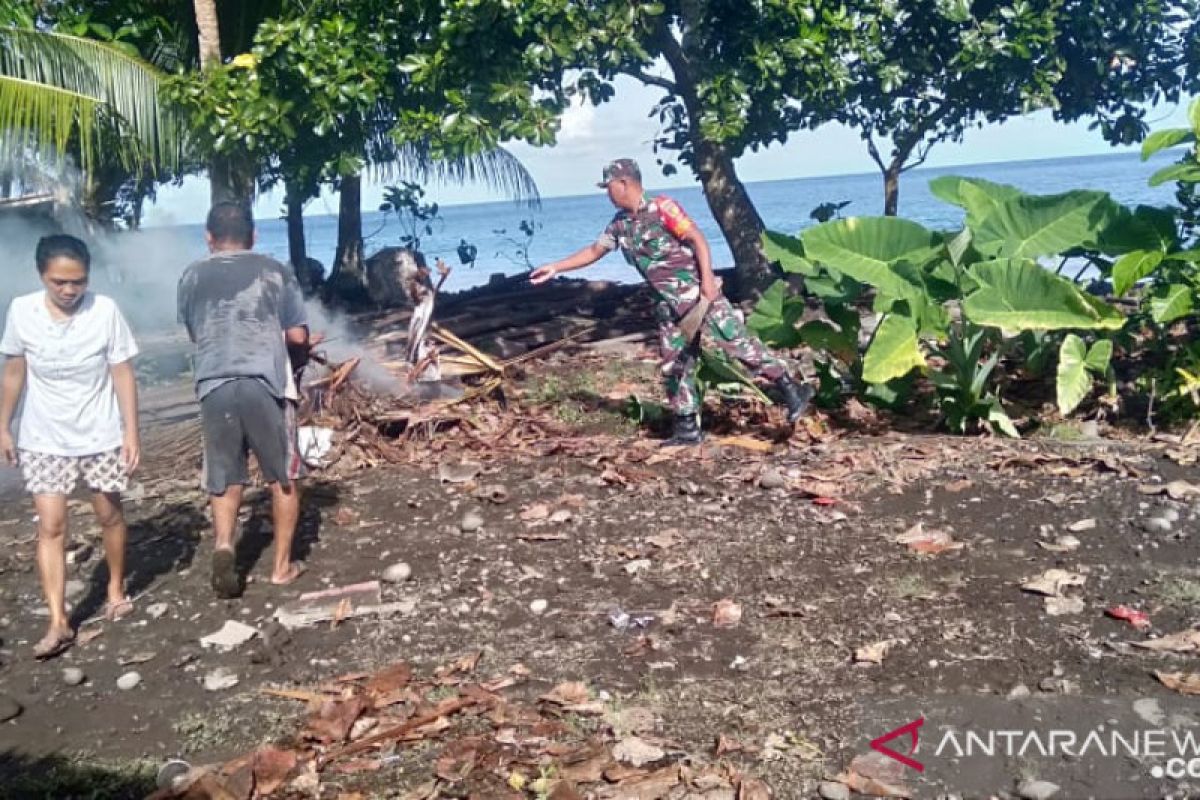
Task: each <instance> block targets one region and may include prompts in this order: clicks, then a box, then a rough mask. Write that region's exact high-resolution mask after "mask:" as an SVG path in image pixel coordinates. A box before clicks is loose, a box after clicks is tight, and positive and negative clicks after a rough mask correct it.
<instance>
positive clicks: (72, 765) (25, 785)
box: [0, 752, 158, 800]
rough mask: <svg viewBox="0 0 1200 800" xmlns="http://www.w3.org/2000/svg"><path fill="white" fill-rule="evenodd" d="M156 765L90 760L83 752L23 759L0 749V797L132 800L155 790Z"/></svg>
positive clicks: (150, 763)
mask: <svg viewBox="0 0 1200 800" xmlns="http://www.w3.org/2000/svg"><path fill="white" fill-rule="evenodd" d="M157 773H158V764H157V763H156V762H153V761H149V760H146V759H130V760H106V759H93V758H91V757H89V756H88V755H86V754H76V755H74V756H66V755H61V756H60V755H55V756H46V757H43V758H26V757H24V756H20V755H16V754H13V753H5V752H0V775H3V776H4V779H3V785H2V787H0V796H3V797H14V798H15V797H30V798H42V797H45V798H55V800H67V799H68V798H88V800H135V798H143V797H145V796H147V795H148V794H150V793H152V792H153V791H154V790H155V785H154V778H155V776H156V775H157Z"/></svg>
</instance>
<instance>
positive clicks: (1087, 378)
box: [1055, 333, 1113, 417]
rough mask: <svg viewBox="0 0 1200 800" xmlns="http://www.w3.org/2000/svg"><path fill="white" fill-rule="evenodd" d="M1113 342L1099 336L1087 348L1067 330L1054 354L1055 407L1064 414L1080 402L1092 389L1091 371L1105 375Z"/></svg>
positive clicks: (1110, 357)
mask: <svg viewBox="0 0 1200 800" xmlns="http://www.w3.org/2000/svg"><path fill="white" fill-rule="evenodd" d="M1112 354H1113V344H1112V341H1110V340H1108V339H1101V340H1100V341H1098V342H1096V343H1094V344H1093V345H1092V346H1091V347H1090V348H1089V347H1088V346H1087V344H1086V343H1085V342H1084V341H1083V339H1081V338H1079V337H1078V336H1077V335H1075V334H1073V333H1069V334H1067V336H1066V338H1065V339H1063V343H1062V347H1061V349H1060V350H1059V354H1058V376H1057V382H1056V384H1055V387H1056V389H1057V395H1058V410H1059V412H1060V413H1061V414H1062V415H1063V416H1064V417H1065V416H1067V415H1068V414H1070V413H1071V412H1072V411H1074V410H1075V408H1076V407H1077V406H1078V405H1079V404H1080V403H1081V402H1083V399H1084V398H1085V397H1087V395H1088V392H1090V391H1091V390H1092V378H1091V376H1092V375H1098V376H1101V377H1103V376H1106V375H1107V374H1108V372H1109V362H1110V361H1111V360H1112Z"/></svg>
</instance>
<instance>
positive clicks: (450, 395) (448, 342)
mask: <svg viewBox="0 0 1200 800" xmlns="http://www.w3.org/2000/svg"><path fill="white" fill-rule="evenodd" d="M586 332H587V329H584V330H581V331H579V332H578V333H576V334H574V335H573V336H570V337H568V338H565V339H561V340H559V341H557V342H554V343H552V344H549V345H546V346H544V347H541V348H537V349H535V350H532V351H530V352H528V353H525V354H522V355H520V356H516V357H514V358H510V359H505V360H496V359H494V358H492V357H491V356H489V355H488V354H487V353H484V352H483V351H481V350H479V349H477V348H475V347H473V346H472V345H471V344H469V343H468V342H466V341H463V340H462V339H460V338H458V337H457V336H455V335H454V334H453V333H451V332H450V331H448V330H445V329H443V328H441V327H439V326H437V325H433V326H432V327H431V330H430V332H429V336H428V338H430V339H433V340H434V341H435V342H436V343H437V345H436V346H434V347H429V346H421V347H409V352H410V353H411V354H412V355H413V357H414V358H415V359H416V363H415V364H412V365H411V368H410V370H409V372H408V374H407V375H405V376H403V378H404V380H403V382H402V388H401V390H400V391H399V392H395V393H386V392H377V391H373V390H372V389H371V388H370V387H369V386H368V385H366V384H365V383H363V382H360V381H358V380H356V378H355V373H356V370H357V369H358V368H359V366H360V365H361V363H362V359H361V357H355V358H351V359H349V360H347V361H343V362H341V363H329V362H324V367H325V374H324V375H322V376H321V377H319V378H317V379H315V380H313V381H310V382H308V383H306V384H305V391H304V393H303V394H304V400H303V402H302V404H301V413H300V420H301V425H302V426H303V427H302V429H301V430H302V431H305V430H307V431H308V432H309V433H307V434H306V435H305V436H302V444H301V449H302V451H304V450H305V449H306V448H305V444H304V440H308V441H312V440H313V439H314V438H315V436H314V434H313V433H312V432H313V431H315V430H326V431H332V432H333V437H332V440H331V442H330V445H331V449H329V451H328V452H327V453H320V452H318V453H313V452H306V453H305V456H306V460H308V461H309V462H310V463H311V464H313V465H314V466H320V467H321V468H323V469H334V470H347V469H360V468H363V467H372V466H376V465H379V464H382V463H398V462H404V461H408V460H410V459H411V448H408V449H406V445H409V444H413V443H419V442H425V443H428V442H431V441H432V440H433V439H434V437H435V436H439V435H446V434H450V433H452V432H457V434H458V437H459V438H462V439H465V440H467V443H468V444H471V443H477V444H482V445H485V446H492V447H494V446H496V445H497V444H499V442H500V438H502V437H503V436H505V435H508V434H510V433H512V432H513V430H514V429H516V428H532V430H533V432H544V431H543V429H544V428H545V425H546V423H545V422H544V421H542V422H539V421H538V420H535V419H533V418H532V417H529V416H527V415H525V414H523V413H522V412H521V411H520V410H519V409H517V408H515V407H512V406H509V405H508V397H509V395H510V394H511V392H508V391H506V386H507V384H508V381H509V380H510V379H511V378H513V377H515V376H516V374H517V369H518V367H519V365H520V364H522V363H524V362H527V361H530V360H533V359H536V358H541V357H543V356H546V355H549V354H550V353H552V352H553V351H555V350H558V349H560V348H561V347H563V346H565V345H566V344H568V343H569V342H571V341H572V340H573V339H575V338H577V337H578V336H581V335H583V334H584V333H586ZM320 361H324V360H323V359H320ZM430 374H436V375H437V376H438V377H437V378H436V379H432V380H431V379H429V377H428V376H429V375H430ZM421 378H424V380H422V379H421ZM485 398H494V399H495V400H496V401H497V402H498V403H499V407H500V410H501V412H502V413H500V414H496V413H479V412H480V410H479V409H476V408H475V407H474V406H473V405H472V401H476V400H481V399H485ZM491 437H495V438H491Z"/></svg>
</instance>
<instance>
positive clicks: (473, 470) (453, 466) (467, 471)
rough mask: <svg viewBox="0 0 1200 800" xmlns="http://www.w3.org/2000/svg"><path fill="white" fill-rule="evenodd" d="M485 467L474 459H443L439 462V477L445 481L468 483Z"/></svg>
mask: <svg viewBox="0 0 1200 800" xmlns="http://www.w3.org/2000/svg"><path fill="white" fill-rule="evenodd" d="M482 469H483V465H482V464H478V463H476V462H474V461H443V462H441V463H439V464H438V478H439V479H441V481H442V482H443V483H467V482H468V481H472V480H474V479H475V476H476V475H478V474H479V473H480V471H481V470H482Z"/></svg>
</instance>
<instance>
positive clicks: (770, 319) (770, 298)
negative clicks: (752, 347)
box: [746, 281, 804, 347]
mask: <svg viewBox="0 0 1200 800" xmlns="http://www.w3.org/2000/svg"><path fill="white" fill-rule="evenodd" d="M790 294H791V293H790V292H789V291H788V285H787V282H786V281H775V283H773V284H772V285H771V288H769V289H767V291H765V292H763V296H762V299H761V300H759V301H758V305H756V306H755V307H754V312H753V313H751V314H750V316H749V318H747V319H746V325H747V326H748V327H749V328H750V330H751V331H753V332H754V334H755V335H756V336H758V337H759V338H760V339H762V340H763V341H764V342H766V343H767V344H769V345H772V346H773V347H795V346H796V345H798V344H800V332H799V331H798V330H797V329H796V323H797V322H798V321H799V320H800V317H801V316H803V314H804V299H803V298H793V297H791V296H790Z"/></svg>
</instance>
